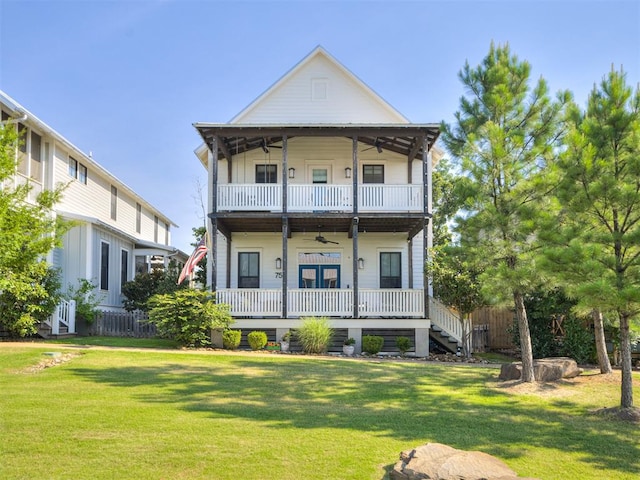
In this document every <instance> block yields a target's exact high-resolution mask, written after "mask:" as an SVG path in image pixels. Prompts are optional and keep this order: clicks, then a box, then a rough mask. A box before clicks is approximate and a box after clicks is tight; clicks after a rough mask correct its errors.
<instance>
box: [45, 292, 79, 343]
mask: <svg viewBox="0 0 640 480" xmlns="http://www.w3.org/2000/svg"><path fill="white" fill-rule="evenodd" d="M38 335H40V336H41V337H43V338H69V337H74V336H75V335H76V302H75V301H73V300H69V301H67V300H62V301H61V302H60V304H59V305H58V306H56V310H55V312H53V315H51V317H49V318H48V319H47V320H45V321H44V322H42V323H41V324H40V325H39V327H38Z"/></svg>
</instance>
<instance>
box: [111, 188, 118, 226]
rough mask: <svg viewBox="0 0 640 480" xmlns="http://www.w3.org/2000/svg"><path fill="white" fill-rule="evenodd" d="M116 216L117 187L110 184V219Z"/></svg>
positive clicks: (115, 218)
mask: <svg viewBox="0 0 640 480" xmlns="http://www.w3.org/2000/svg"><path fill="white" fill-rule="evenodd" d="M117 218H118V189H117V188H116V187H114V186H113V185H111V220H117Z"/></svg>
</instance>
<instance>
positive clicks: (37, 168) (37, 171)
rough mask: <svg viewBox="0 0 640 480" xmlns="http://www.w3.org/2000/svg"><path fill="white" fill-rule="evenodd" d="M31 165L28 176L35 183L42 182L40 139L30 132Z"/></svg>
mask: <svg viewBox="0 0 640 480" xmlns="http://www.w3.org/2000/svg"><path fill="white" fill-rule="evenodd" d="M30 150H31V162H30V163H31V164H30V171H29V176H30V177H31V178H33V179H34V180H35V181H36V182H41V181H42V137H41V136H40V135H38V134H37V133H36V132H31V149H30Z"/></svg>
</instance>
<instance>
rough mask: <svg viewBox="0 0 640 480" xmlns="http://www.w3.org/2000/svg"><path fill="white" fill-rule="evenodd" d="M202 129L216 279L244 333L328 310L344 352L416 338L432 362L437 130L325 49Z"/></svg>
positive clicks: (390, 347) (391, 346)
mask: <svg viewBox="0 0 640 480" xmlns="http://www.w3.org/2000/svg"><path fill="white" fill-rule="evenodd" d="M194 126H195V128H196V129H197V131H198V132H199V134H200V136H201V137H202V139H203V141H204V143H203V144H202V145H201V146H200V148H198V149H197V150H196V155H197V156H198V157H199V159H200V161H201V162H202V164H203V165H204V166H205V167H206V168H207V171H208V186H209V187H208V209H209V219H210V231H211V232H216V234H215V235H210V238H211V245H210V248H211V251H210V254H209V258H210V259H211V260H212V261H210V262H209V266H208V270H209V271H208V274H209V277H208V279H209V283H210V286H211V289H212V290H214V291H215V292H216V296H217V301H218V302H220V303H226V304H228V305H230V307H231V313H232V315H233V317H234V318H235V324H234V328H240V329H242V330H243V333H245V332H249V331H251V330H262V331H265V332H267V335H268V337H269V340H271V341H279V340H280V338H281V336H282V334H283V333H284V332H286V331H287V330H289V329H295V328H296V327H297V326H299V325H300V322H301V321H302V320H301V319H302V318H304V317H310V316H324V317H329V319H330V322H331V324H332V326H333V328H334V329H335V332H336V335H335V342H336V343H335V345H333V346H332V350H337V349H338V348H339V345H341V343H342V340H343V339H345V338H347V337H353V338H355V339H356V347H357V349H359V348H361V338H362V336H363V335H382V336H384V337H385V345H384V348H383V350H384V351H388V352H392V351H394V350H395V349H396V347H395V337H397V336H408V337H409V338H411V340H412V344H413V350H412V351H413V353H414V354H415V355H418V356H425V355H427V354H428V352H429V338H430V328H431V326H432V325H434V326H436V323H435V320H436V319H435V316H436V315H434V311H435V310H436V309H437V310H438V315H440V309H439V305H437V304H435V303H434V302H433V301H432V299H431V298H430V295H429V283H428V279H427V277H426V276H425V272H424V262H425V257H426V251H427V248H428V247H429V246H430V245H431V237H432V235H431V225H430V219H431V202H432V200H431V171H432V166H433V163H434V161H435V160H434V158H433V155H432V152H433V151H434V143H435V142H436V140H437V138H438V135H439V133H440V131H439V126H438V124H413V123H410V122H409V121H408V120H407V119H406V118H405V117H404V116H403V115H402V114H401V113H399V112H398V111H397V110H395V109H394V108H393V107H392V106H391V105H389V104H388V103H387V102H386V101H385V100H383V99H382V98H381V97H380V96H378V95H377V94H376V93H375V92H373V91H372V90H371V89H370V88H369V87H368V86H367V85H366V84H364V83H363V82H362V81H361V80H360V79H358V78H357V77H356V76H355V75H354V74H353V73H351V72H350V71H349V70H348V69H346V68H345V67H344V66H343V65H341V64H340V63H339V62H338V61H337V60H336V59H335V58H333V57H332V56H331V55H330V54H328V53H327V52H326V51H325V50H324V49H323V48H322V47H318V48H316V49H315V50H313V51H312V52H311V53H310V54H309V55H308V56H307V57H305V58H304V59H303V60H302V61H301V62H299V63H298V64H297V65H296V66H294V67H293V68H292V69H291V70H290V71H289V72H288V73H286V74H285V75H284V76H283V77H282V78H280V79H279V80H278V81H277V82H276V83H275V84H273V85H272V86H271V87H270V88H269V89H268V90H267V91H265V92H264V93H263V94H262V95H260V96H259V97H258V98H257V99H256V100H255V101H254V102H253V103H251V104H250V105H249V106H248V107H246V108H245V109H244V110H243V111H241V112H240V113H239V114H238V115H236V116H235V117H234V118H233V119H232V120H231V121H230V122H228V123H222V124H217V123H195V124H194ZM440 318H441V316H439V317H438V319H440ZM442 318H444V317H442ZM439 321H441V320H439ZM442 321H444V320H442ZM442 321H441V323H442ZM446 321H450V322H452V325H445V326H444V327H438V329H439V330H441V329H442V328H444V329H445V330H448V331H449V332H451V331H452V330H454V329H455V319H452V318H448V319H447V320H446ZM446 321H445V322H446ZM243 337H244V335H243ZM395 351H397V350H395Z"/></svg>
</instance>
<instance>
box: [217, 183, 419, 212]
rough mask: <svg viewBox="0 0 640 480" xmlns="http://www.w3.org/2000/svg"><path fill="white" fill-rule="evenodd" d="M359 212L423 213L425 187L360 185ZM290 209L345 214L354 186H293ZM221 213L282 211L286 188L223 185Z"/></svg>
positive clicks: (220, 186)
mask: <svg viewBox="0 0 640 480" xmlns="http://www.w3.org/2000/svg"><path fill="white" fill-rule="evenodd" d="M358 194H359V202H358V208H359V209H360V210H362V211H366V212H375V211H379V212H398V211H402V212H420V211H422V202H423V196H422V185H382V184H364V185H358ZM287 202H288V205H287V209H288V211H291V212H314V211H323V212H345V211H351V210H352V209H353V187H352V186H351V185H298V184H295V185H289V186H288V187H287ZM217 204H218V210H220V211H272V212H281V211H282V185H280V184H276V183H261V184H235V183H232V184H221V185H218V197H217Z"/></svg>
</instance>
